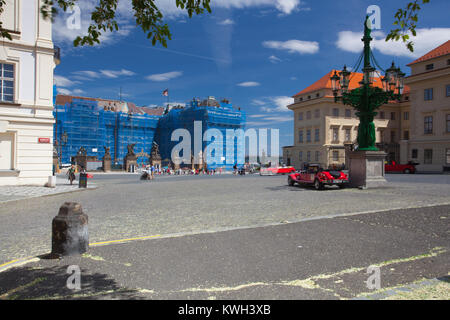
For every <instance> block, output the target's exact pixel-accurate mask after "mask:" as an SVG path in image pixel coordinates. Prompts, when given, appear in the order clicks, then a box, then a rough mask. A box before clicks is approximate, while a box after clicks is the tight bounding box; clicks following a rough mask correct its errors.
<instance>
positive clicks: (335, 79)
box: [330, 70, 341, 97]
mask: <svg viewBox="0 0 450 320" xmlns="http://www.w3.org/2000/svg"><path fill="white" fill-rule="evenodd" d="M330 79H331V88H332V89H333V94H334V96H335V97H336V96H337V95H338V92H339V90H340V81H341V78H340V77H339V76H338V74H337V71H336V70H335V71H334V75H333V76H332V77H331V78H330Z"/></svg>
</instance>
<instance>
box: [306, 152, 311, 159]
mask: <svg viewBox="0 0 450 320" xmlns="http://www.w3.org/2000/svg"><path fill="white" fill-rule="evenodd" d="M306 161H311V151H308V152H307V153H306Z"/></svg>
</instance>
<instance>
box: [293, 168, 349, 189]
mask: <svg viewBox="0 0 450 320" xmlns="http://www.w3.org/2000/svg"><path fill="white" fill-rule="evenodd" d="M296 183H297V184H299V185H313V186H314V188H316V190H322V189H324V187H325V186H326V185H337V186H339V188H344V187H345V186H347V185H348V183H349V180H348V176H347V175H346V174H345V173H343V172H342V171H338V170H324V169H322V168H320V166H319V165H313V164H311V165H309V166H308V168H307V169H306V170H302V171H300V172H296V173H293V174H290V175H289V177H288V184H289V185H290V186H293V185H295V184H296Z"/></svg>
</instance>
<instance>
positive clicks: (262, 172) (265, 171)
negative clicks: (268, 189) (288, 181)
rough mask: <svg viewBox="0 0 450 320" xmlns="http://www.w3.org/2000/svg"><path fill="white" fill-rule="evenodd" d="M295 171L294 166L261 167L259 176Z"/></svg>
mask: <svg viewBox="0 0 450 320" xmlns="http://www.w3.org/2000/svg"><path fill="white" fill-rule="evenodd" d="M293 172H295V168H294V167H291V166H289V167H270V168H261V170H260V171H259V174H260V175H261V176H273V175H276V174H287V173H293Z"/></svg>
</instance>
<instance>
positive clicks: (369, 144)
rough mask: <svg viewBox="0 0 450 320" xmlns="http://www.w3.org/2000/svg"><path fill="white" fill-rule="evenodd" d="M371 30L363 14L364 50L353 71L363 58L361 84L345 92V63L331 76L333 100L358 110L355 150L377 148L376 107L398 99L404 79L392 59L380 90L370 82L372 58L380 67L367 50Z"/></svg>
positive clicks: (372, 79)
mask: <svg viewBox="0 0 450 320" xmlns="http://www.w3.org/2000/svg"><path fill="white" fill-rule="evenodd" d="M370 32H371V29H370V19H369V17H366V20H365V22H364V37H363V38H362V41H363V42H364V52H363V53H362V55H361V56H360V58H359V60H358V63H357V67H356V68H355V69H354V70H352V71H355V72H357V71H358V69H359V66H360V64H361V62H362V59H364V66H363V68H362V72H363V79H362V81H361V82H360V83H359V84H360V87H359V88H357V89H354V90H351V91H348V86H349V83H350V78H351V76H352V72H349V71H348V70H347V67H346V66H344V69H343V70H342V71H340V72H339V74H338V72H337V71H335V72H334V75H333V76H332V77H331V78H330V79H331V84H332V89H333V94H334V100H335V102H338V101H342V103H343V104H345V105H351V106H353V108H355V109H356V110H357V112H356V116H357V117H358V118H359V127H358V139H357V141H358V150H363V151H378V149H377V148H376V147H375V140H376V138H375V125H374V123H373V118H374V117H375V116H376V115H377V114H378V112H376V110H377V109H378V108H379V107H380V106H382V105H383V104H386V103H387V102H388V101H392V100H400V98H401V95H402V93H403V78H404V76H405V74H404V73H403V72H402V71H401V70H400V68H396V67H395V65H394V62H392V66H391V67H390V68H389V69H387V70H386V71H385V76H384V77H382V79H381V81H382V84H383V89H381V88H379V87H375V86H374V85H373V84H374V79H375V76H376V74H377V71H376V69H375V68H374V67H373V66H372V65H371V61H373V62H374V64H375V65H376V66H377V67H378V68H379V69H380V70H383V69H382V68H381V67H379V66H378V63H377V62H376V60H375V57H374V56H373V53H372V50H371V49H370V42H371V41H372V40H373V39H372V37H371V36H370ZM380 77H381V76H380Z"/></svg>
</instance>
